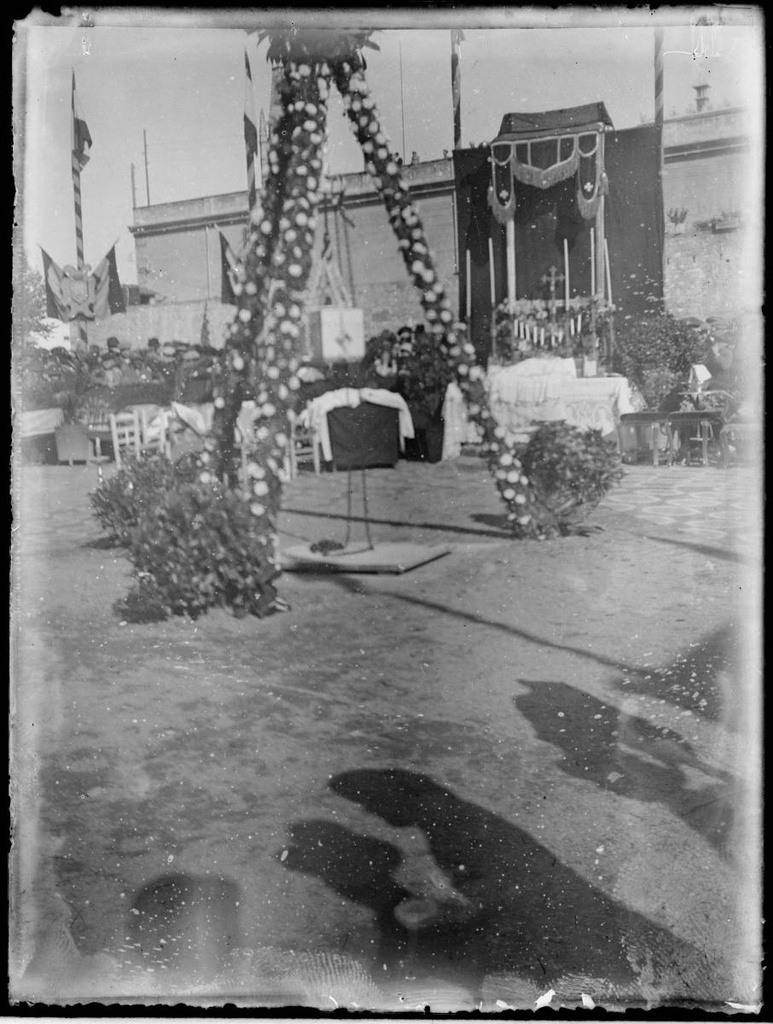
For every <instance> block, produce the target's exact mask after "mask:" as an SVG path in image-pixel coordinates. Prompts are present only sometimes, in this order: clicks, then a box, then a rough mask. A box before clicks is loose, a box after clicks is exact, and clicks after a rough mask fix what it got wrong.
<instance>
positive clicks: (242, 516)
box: [91, 455, 279, 622]
mask: <svg viewBox="0 0 773 1024" xmlns="http://www.w3.org/2000/svg"><path fill="white" fill-rule="evenodd" d="M248 469H249V470H251V472H250V476H251V477H252V478H253V492H255V491H256V489H257V491H258V492H261V493H263V492H265V493H264V494H263V496H262V497H261V498H260V499H258V498H257V497H255V496H254V494H253V496H251V497H250V498H245V497H244V496H243V495H242V494H241V493H240V492H237V491H233V490H229V489H228V488H226V487H224V486H223V485H222V484H221V483H220V482H219V481H218V480H217V479H215V478H214V477H212V476H211V475H210V474H209V473H207V472H203V471H202V470H203V467H202V465H201V464H200V462H199V461H198V458H197V456H195V455H189V456H185V457H183V458H182V459H179V460H178V461H177V462H175V463H173V462H171V461H170V460H169V459H167V458H166V457H165V456H163V455H158V456H153V457H146V458H143V459H130V460H127V462H126V463H125V465H124V466H123V467H122V468H121V469H120V470H119V471H118V472H117V473H116V474H115V476H113V477H112V478H110V479H109V480H105V481H104V482H103V483H101V484H100V486H99V487H98V488H97V489H96V491H94V492H93V493H92V495H91V504H92V511H93V513H94V515H95V517H96V519H97V521H98V522H99V524H100V526H101V527H102V528H103V529H104V530H105V532H106V533H107V534H108V536H109V538H110V539H111V540H112V541H113V542H114V543H116V544H122V545H124V546H125V547H126V548H127V549H128V556H129V558H130V559H131V562H132V564H133V566H134V580H135V582H134V585H133V588H132V589H131V590H130V592H129V594H128V595H127V596H126V597H125V598H123V599H122V600H121V601H119V602H118V603H117V604H116V607H115V610H116V612H117V613H118V614H120V615H121V616H122V617H123V618H125V619H127V620H129V621H132V622H150V621H158V620H160V619H165V618H166V617H167V616H168V615H187V616H189V617H190V618H194V619H195V618H197V617H198V616H199V615H201V614H202V613H203V612H205V611H207V609H209V608H213V607H229V608H231V610H232V611H233V613H234V614H235V615H236V616H238V617H242V616H244V615H248V614H253V615H258V616H263V615H266V614H267V613H268V612H269V611H272V610H274V608H275V607H276V606H277V605H276V601H277V594H276V590H275V588H274V587H273V585H272V581H273V580H274V579H275V578H276V577H277V576H278V575H279V569H278V568H277V566H276V563H275V562H274V561H273V558H272V555H271V545H270V542H269V540H268V539H267V538H269V537H270V536H271V531H272V526H271V522H270V518H269V513H270V511H271V510H274V511H275V509H276V507H277V505H278V495H277V494H276V493H275V491H276V490H277V487H278V485H277V484H276V483H275V482H274V483H273V486H272V483H270V482H269V481H267V480H265V479H264V477H265V473H264V471H263V470H262V469H261V468H260V466H259V465H258V463H257V462H251V463H250V464H249V467H248ZM261 475H262V476H261Z"/></svg>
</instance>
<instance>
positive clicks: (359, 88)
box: [332, 54, 554, 537]
mask: <svg viewBox="0 0 773 1024" xmlns="http://www.w3.org/2000/svg"><path fill="white" fill-rule="evenodd" d="M362 67H363V64H362V61H361V58H359V57H358V56H357V55H356V54H350V55H349V56H348V57H347V58H346V59H342V60H336V61H333V62H332V68H333V78H334V80H335V83H336V85H337V87H338V89H339V91H340V93H341V96H342V98H343V103H344V108H345V110H346V113H347V115H348V117H349V119H350V121H351V122H352V125H353V128H354V132H355V135H356V137H357V140H358V141H359V143H360V146H361V147H362V150H363V153H364V154H365V157H366V161H367V169H368V171H369V173H370V175H371V177H372V178H373V180H374V182H375V185H376V189H377V190H378V191H379V192H380V193H381V195H382V196H383V198H384V202H385V204H386V209H387V214H388V216H389V221H390V223H391V225H392V228H393V230H394V232H395V235H396V236H397V245H398V248H399V249H400V251H401V253H402V256H403V260H404V262H405V265H406V267H407V269H408V272H409V274H410V276H411V278H412V280H413V283H414V285H415V286H416V288H417V290H418V292H419V297H420V301H421V305H422V308H423V310H424V316H425V318H426V320H427V322H428V324H429V330H430V332H431V334H432V335H433V336H434V337H435V339H436V343H437V345H438V348H439V349H440V352H441V354H442V355H443V356H444V357H445V359H446V360H447V362H448V365H449V368H450V369H451V370H452V372H453V375H454V377H455V379H456V382H457V384H458V385H459V387H460V389H461V391H462V394H463V396H464V398H465V401H466V404H467V411H468V415H469V418H470V419H471V420H472V421H473V422H474V423H475V424H477V426H478V427H479V428H480V430H481V433H482V435H483V443H484V445H485V449H486V453H487V456H488V463H489V468H490V470H491V472H492V474H493V476H494V478H495V480H496V485H497V489H498V491H499V494H500V496H501V498H502V500H503V501H504V503H505V505H506V507H507V519H508V522H509V523H510V524H511V526H512V529H513V532H514V533H515V534H516V535H517V536H522V537H538V536H544V535H545V534H546V533H548V532H552V531H553V529H554V523H553V516H552V514H551V513H550V511H549V510H548V509H546V508H543V507H542V505H541V503H538V501H537V498H536V495H535V493H534V490H533V488H532V487H531V485H530V483H529V479H528V477H527V476H526V475H525V473H524V472H523V467H522V465H521V462H520V461H519V459H518V458H517V456H516V454H515V451H514V447H513V446H512V444H510V443H509V442H508V440H507V438H506V434H505V430H504V429H503V428H502V427H500V426H498V425H497V424H496V422H495V421H494V418H493V417H492V415H491V413H490V411H489V408H488V399H487V396H486V391H485V387H484V384H483V369H482V368H481V367H480V366H478V365H476V364H475V348H474V346H473V345H472V344H470V342H469V341H464V338H463V335H462V333H461V330H460V329H459V328H458V327H457V326H456V325H455V324H454V322H453V321H454V317H453V314H452V312H451V308H450V305H449V302H448V299H447V297H446V294H445V290H444V288H443V285H442V284H441V282H440V280H439V279H438V276H437V273H436V271H435V268H434V265H433V263H434V261H433V258H432V254H431V253H430V250H429V246H428V243H427V238H426V235H425V233H424V229H423V226H422V223H421V219H420V217H419V212H418V210H417V209H416V206H415V205H414V204H413V202H412V201H411V198H410V193H409V191H408V189H407V187H406V186H405V184H404V182H403V180H402V176H401V174H400V171H399V166H398V163H397V160H396V158H395V156H394V154H393V152H392V150H391V147H390V144H389V139H388V137H387V134H386V132H385V131H384V129H383V127H382V125H381V122H380V119H379V115H378V111H377V109H376V105H375V103H374V101H373V99H372V97H371V95H370V90H369V88H368V85H367V83H366V81H365V77H364V75H363V74H362Z"/></svg>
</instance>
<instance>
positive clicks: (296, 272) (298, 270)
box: [287, 263, 303, 277]
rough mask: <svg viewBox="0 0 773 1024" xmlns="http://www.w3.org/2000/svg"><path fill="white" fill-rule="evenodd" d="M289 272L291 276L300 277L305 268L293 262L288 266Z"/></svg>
mask: <svg viewBox="0 0 773 1024" xmlns="http://www.w3.org/2000/svg"><path fill="white" fill-rule="evenodd" d="M287 272H288V274H289V275H290V277H300V276H301V274H302V273H303V268H302V267H299V266H298V264H297V263H291V264H290V266H289V267H288V268H287Z"/></svg>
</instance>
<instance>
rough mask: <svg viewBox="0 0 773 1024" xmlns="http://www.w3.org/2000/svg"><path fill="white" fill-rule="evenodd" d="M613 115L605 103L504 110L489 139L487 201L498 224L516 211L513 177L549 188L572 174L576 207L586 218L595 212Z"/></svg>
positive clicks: (603, 191) (603, 189) (602, 187)
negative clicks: (527, 111) (539, 110)
mask: <svg viewBox="0 0 773 1024" xmlns="http://www.w3.org/2000/svg"><path fill="white" fill-rule="evenodd" d="M611 127H612V121H611V120H610V117H609V114H608V113H607V111H606V108H605V106H604V104H603V103H589V104H585V105H584V106H581V107H569V108H564V109H561V110H553V111H544V112H542V113H535V114H506V115H505V117H504V118H503V120H502V125H501V127H500V130H499V135H498V136H497V137H496V138H495V139H494V141H493V142H492V143H491V186H490V187H489V191H488V202H489V206H490V207H491V210H492V212H493V214H494V217H495V218H496V219H497V221H499V223H500V224H504V223H506V222H507V221H509V220H512V219H513V217H514V216H515V207H516V197H515V182H516V181H518V182H520V183H521V184H522V185H529V186H531V187H532V188H540V189H548V188H552V187H553V186H554V185H557V184H558V183H559V182H561V181H565V180H566V179H567V178H571V177H572V176H574V177H575V178H576V181H577V191H576V199H577V209H578V211H579V213H580V214H581V216H582V217H583V218H584V219H586V220H591V219H592V218H593V217H595V215H596V209H597V207H598V202H599V197H600V196H602V195H605V194H606V191H607V179H606V173H605V171H604V133H605V131H606V130H607V129H608V128H611Z"/></svg>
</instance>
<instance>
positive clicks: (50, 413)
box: [18, 409, 64, 437]
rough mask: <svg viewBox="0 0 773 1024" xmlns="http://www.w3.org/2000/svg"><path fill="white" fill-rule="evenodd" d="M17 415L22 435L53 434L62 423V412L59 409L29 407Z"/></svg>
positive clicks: (38, 435)
mask: <svg viewBox="0 0 773 1024" xmlns="http://www.w3.org/2000/svg"><path fill="white" fill-rule="evenodd" d="M18 415H19V427H20V429H21V436H22V437H40V436H42V435H43V434H53V433H54V431H55V430H56V428H57V427H58V426H60V425H61V424H62V423H64V413H63V412H62V410H61V409H31V410H30V411H29V412H20V413H19V414H18Z"/></svg>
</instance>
